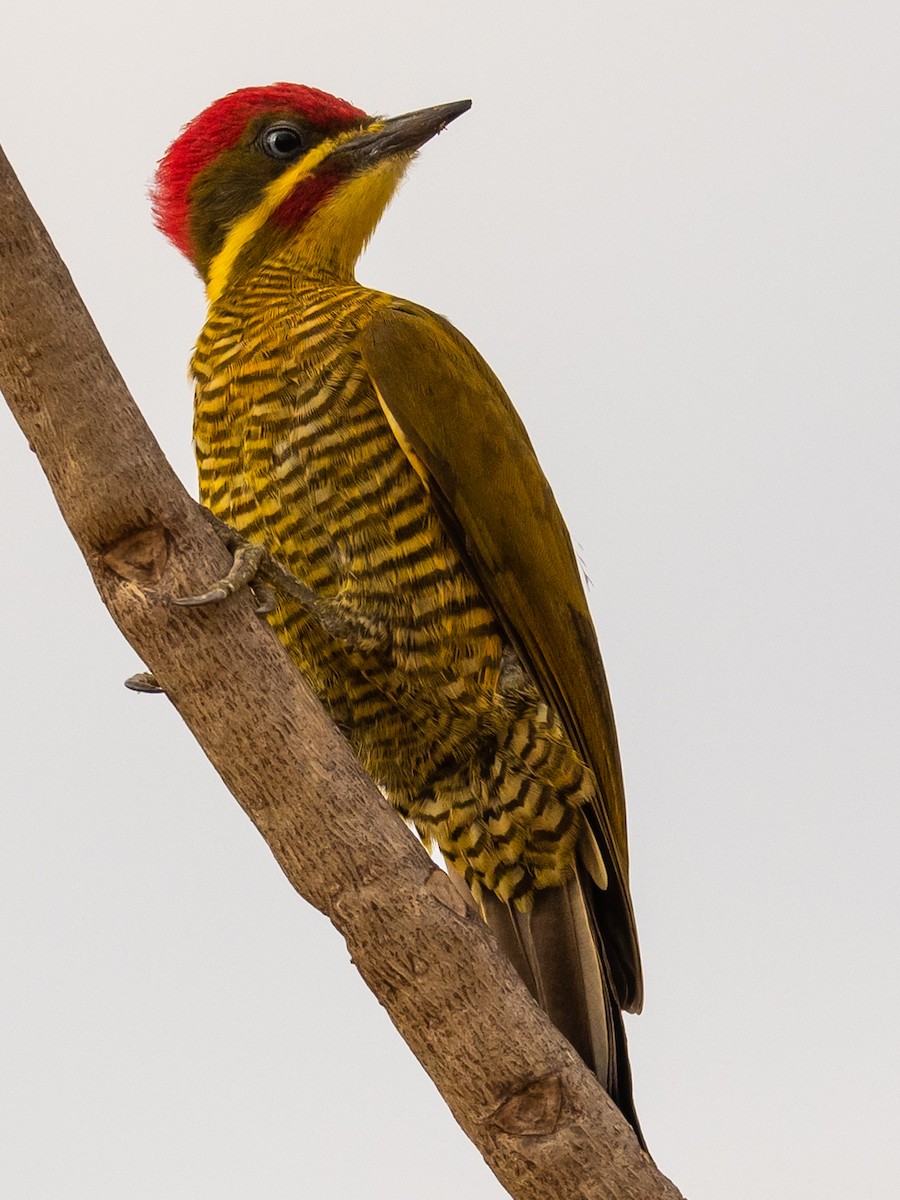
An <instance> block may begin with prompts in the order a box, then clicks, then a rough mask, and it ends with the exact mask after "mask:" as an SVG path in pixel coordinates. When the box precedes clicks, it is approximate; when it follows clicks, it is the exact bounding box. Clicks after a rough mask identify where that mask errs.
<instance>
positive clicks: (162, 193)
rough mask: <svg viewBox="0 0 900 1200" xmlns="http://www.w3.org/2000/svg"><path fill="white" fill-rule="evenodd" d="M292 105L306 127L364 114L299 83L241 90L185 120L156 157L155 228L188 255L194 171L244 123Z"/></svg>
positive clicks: (236, 134)
mask: <svg viewBox="0 0 900 1200" xmlns="http://www.w3.org/2000/svg"><path fill="white" fill-rule="evenodd" d="M278 109H282V110H283V109H294V110H295V111H296V112H298V113H299V114H300V115H301V116H303V117H304V118H305V119H306V120H307V121H309V122H310V124H312V125H317V126H319V127H320V128H322V129H331V128H340V127H341V126H342V125H344V124H350V123H352V122H354V121H358V120H360V118H362V117H364V116H365V115H366V114H365V113H364V112H363V111H362V109H359V108H355V107H354V106H353V105H352V104H348V103H347V101H346V100H340V99H338V97H337V96H331V95H329V94H328V92H320V91H319V90H318V89H317V88H312V87H305V86H304V85H303V84H299V83H273V84H271V85H270V86H269V87H249V88H241V89H240V90H239V91H236V92H231V93H229V95H227V96H223V97H222V99H221V100H216V101H215V102H214V103H213V104H211V105H210V106H209V108H205V109H204V110H203V112H202V113H200V115H199V116H198V117H194V119H193V121H189V122H188V124H187V125H185V127H184V129H182V131H181V133H180V134H179V136H178V137H177V138H176V140H175V141H174V142H173V143H172V145H171V146H170V147H169V149H168V150H167V151H166V153H165V155H164V156H163V158H162V159H161V160H160V163H159V166H158V168H157V171H156V180H155V183H154V186H153V190H152V192H151V200H152V204H153V216H154V219H155V221H156V226H157V228H158V229H159V230H160V231H161V232H162V233H164V234H165V235H166V237H167V238H169V240H170V241H171V242H173V243H174V244H175V245H176V246H177V247H178V249H179V250H180V251H181V252H182V254H184V255H186V256H187V257H188V258H190V257H191V244H190V235H189V232H188V210H189V206H190V190H191V184H192V183H193V181H194V179H195V178H196V177H197V175H198V174H199V173H200V172H201V171H203V170H204V169H205V168H206V167H208V166H209V165H210V163H212V162H214V161H215V159H216V158H218V156H219V155H220V154H221V153H222V152H223V151H224V150H229V149H231V147H232V146H234V145H236V144H237V142H238V141H239V140H240V138H241V135H242V134H243V132H244V130H245V129H246V128H247V124H248V122H249V121H250V120H251V119H252V118H253V117H256V116H259V115H261V114H262V113H265V112H272V111H277V110H278Z"/></svg>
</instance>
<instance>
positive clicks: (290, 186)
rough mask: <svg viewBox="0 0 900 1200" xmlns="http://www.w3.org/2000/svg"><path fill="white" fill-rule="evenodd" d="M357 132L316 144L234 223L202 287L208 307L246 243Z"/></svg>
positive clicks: (377, 126) (370, 129)
mask: <svg viewBox="0 0 900 1200" xmlns="http://www.w3.org/2000/svg"><path fill="white" fill-rule="evenodd" d="M381 126H382V123H381V121H373V123H372V124H371V125H370V126H368V128H367V129H366V130H365V131H363V132H366V133H369V132H372V133H374V132H376V131H377V130H379V129H381ZM360 132H361V131H360V130H356V129H354V130H351V131H350V132H348V133H343V134H339V135H338V136H337V137H334V138H327V139H326V140H325V141H324V142H320V143H319V145H318V146H315V147H313V149H312V150H310V152H309V153H308V154H306V155H304V157H303V158H301V159H300V160H299V162H296V163H294V164H293V166H291V167H289V168H288V169H287V170H286V171H284V172H283V174H281V175H279V176H278V178H277V179H273V180H272V182H271V183H270V184H269V186H268V187H267V188H266V190H265V191H264V192H263V197H262V199H261V200H260V202H259V204H257V206H256V208H252V209H251V210H250V211H249V212H248V213H245V214H244V215H243V216H242V217H239V218H238V220H237V221H235V223H234V224H233V225H232V226H231V228H230V229H229V230H228V233H227V234H226V235H225V241H224V242H223V243H222V249H221V250H220V251H219V253H218V254H217V255H216V256H215V258H214V259H213V260H212V262H211V264H210V268H209V282H208V283H207V285H206V295H207V298H208V300H209V303H210V304H215V302H216V300H218V298H219V297H220V296H221V295H222V293H223V292H224V291H225V288H226V287H227V286H228V280H229V279H230V277H231V272H232V271H233V269H234V264H235V263H236V262H237V259H238V256H239V255H240V253H241V251H242V250H243V249H244V247H245V246H246V245H247V243H248V242H249V241H250V239H251V238H253V237H255V236H256V234H257V233H259V231H260V229H262V227H263V226H264V225H265V223H266V222H267V221H268V219H269V217H271V215H272V213H273V212H274V211H275V209H276V208H278V206H279V205H280V204H282V203H283V202H284V201H285V200H286V199H287V198H288V196H289V195H290V194H291V192H292V191H293V190H294V188H295V187H296V186H297V184H298V183H299V182H300V180H301V179H303V178H305V177H306V176H307V175H310V174H312V172H313V171H314V170H315V169H316V167H317V166H319V164H320V163H322V162H324V161H325V159H326V158H327V157H328V156H329V154H331V153H332V152H333V151H334V150H335V149H337V147H338V146H340V145H341V144H342V143H343V142H349V141H352V140H353V138H355V137H359V134H360Z"/></svg>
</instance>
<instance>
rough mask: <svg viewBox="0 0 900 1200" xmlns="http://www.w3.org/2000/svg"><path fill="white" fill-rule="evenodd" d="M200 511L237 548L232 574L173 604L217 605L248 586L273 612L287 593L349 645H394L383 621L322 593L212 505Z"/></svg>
mask: <svg viewBox="0 0 900 1200" xmlns="http://www.w3.org/2000/svg"><path fill="white" fill-rule="evenodd" d="M201 511H202V513H203V516H204V517H205V518H206V520H207V521H209V523H210V524H211V525H212V527H213V528H214V529H215V531H216V532H217V533H218V535H219V537H220V538H221V539H222V541H223V543H224V544H225V546H226V548H227V549H229V550H230V551H231V552H232V554H233V556H234V561H233V562H232V564H231V570H230V571H229V572H228V574H227V575H226V576H225V577H224V578H223V579H219V580H217V581H216V582H215V583H214V584H213V585H212V586H211V587H210V588H208V589H207V591H205V592H203V593H201V594H200V595H199V596H179V597H178V598H177V599H175V600H173V603H174V604H178V605H180V606H181V607H183V608H197V607H200V606H202V605H205V604H218V603H219V602H220V601H222V600H226V599H227V598H228V597H229V596H233V595H234V594H235V593H236V592H239V591H241V590H242V589H243V588H245V587H249V588H250V590H251V591H252V592H253V595H254V596H255V597H256V600H257V608H256V611H257V612H258V613H261V614H265V613H270V612H272V611H273V609H274V608H275V606H276V603H277V601H276V595H281V596H285V597H287V598H289V599H291V600H293V601H295V602H296V603H298V604H299V605H300V606H301V607H302V608H305V609H306V611H307V612H308V613H309V614H310V615H311V616H313V617H315V618H316V620H317V621H318V622H319V624H320V625H321V626H322V627H323V629H325V630H326V631H327V632H328V633H330V634H331V635H332V636H333V637H335V638H338V639H339V640H340V641H342V642H344V644H345V645H346V646H347V647H348V649H351V650H362V651H367V652H372V651H381V652H384V651H385V649H386V648H387V647H388V646H389V644H390V637H389V633H388V631H387V629H386V627H385V626H384V625H383V624H382V623H381V622H378V621H372V620H369V619H368V618H367V617H366V616H364V615H363V614H359V613H354V612H352V611H348V609H347V608H346V607H345V606H344V605H343V604H342V603H341V602H340V601H339V600H337V599H333V598H330V597H325V596H320V595H318V593H316V592H314V591H313V590H312V588H311V587H307V585H306V584H305V583H302V582H301V581H300V580H299V579H298V578H297V577H296V576H295V575H292V574H291V572H290V571H288V570H287V569H286V568H285V567H283V566H282V565H281V564H280V563H278V562H276V561H275V559H274V558H273V557H272V555H271V554H270V553H269V551H268V550H267V549H266V548H265V547H264V546H259V545H256V544H254V543H251V542H247V541H245V540H244V539H243V538H242V537H241V535H240V534H239V533H237V532H236V530H234V529H232V528H231V526H230V525H227V524H226V523H225V522H224V521H220V520H219V518H218V517H215V516H213V514H212V513H211V512H210V511H209V509H206V508H203V509H201Z"/></svg>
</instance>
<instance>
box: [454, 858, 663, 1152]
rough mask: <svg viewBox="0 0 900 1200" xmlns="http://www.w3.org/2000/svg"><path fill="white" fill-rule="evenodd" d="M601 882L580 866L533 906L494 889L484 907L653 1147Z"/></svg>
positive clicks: (562, 1026) (553, 1016) (544, 1004)
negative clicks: (640, 1108) (602, 921)
mask: <svg viewBox="0 0 900 1200" xmlns="http://www.w3.org/2000/svg"><path fill="white" fill-rule="evenodd" d="M450 874H451V875H455V874H456V872H455V871H453V870H452V869H451V871H450ZM457 879H459V881H460V883H462V880H461V879H460V877H459V876H458V875H457ZM463 886H465V885H463ZM594 887H595V885H594V883H593V881H592V880H591V878H590V876H589V875H588V874H587V872H586V871H584V868H582V867H580V866H579V868H578V870H577V871H576V874H575V875H573V877H572V878H571V879H570V880H569V881H568V883H566V884H564V885H563V886H562V887H549V888H543V889H541V890H540V891H537V892H535V893H534V903H533V904H532V906H531V908H530V909H528V911H526V912H523V911H521V910H520V909H518V908H516V907H515V905H513V904H507V903H505V902H504V901H503V900H500V899H499V897H497V896H495V895H494V894H493V893H491V892H487V891H484V892H483V893H482V895H481V898H480V907H481V910H482V913H483V915H484V918H485V920H486V921H487V923H488V925H489V926H490V927H491V929H492V930H493V931H494V934H495V936H496V938H497V941H498V942H499V943H500V946H501V948H502V949H503V951H504V952H505V953H506V955H507V957H508V958H509V959H510V960H511V962H512V964H513V966H514V967H515V968H516V970H517V971H518V972H519V974H520V975H521V976H522V979H523V980H524V981H525V983H526V985H527V986H528V989H529V991H530V992H531V994H532V995H533V996H534V998H535V1000H536V1001H537V1002H538V1004H539V1005H540V1006H541V1008H542V1009H543V1010H544V1012H545V1013H546V1014H547V1016H548V1017H549V1018H550V1020H551V1021H552V1022H553V1024H554V1025H555V1026H556V1028H557V1029H558V1030H559V1031H560V1033H562V1034H564V1036H565V1037H567V1038H568V1040H569V1041H570V1042H571V1043H572V1045H573V1046H574V1047H575V1049H576V1050H577V1051H578V1053H579V1054H580V1055H581V1057H582V1058H583V1059H584V1061H585V1062H586V1063H587V1064H588V1066H589V1067H590V1068H591V1070H592V1071H594V1073H595V1074H596V1076H597V1078H598V1079H599V1081H600V1083H601V1084H602V1085H603V1087H604V1088H605V1089H606V1091H607V1092H608V1093H609V1095H610V1096H611V1097H612V1099H613V1100H614V1102H615V1103H616V1104H617V1105H618V1107H619V1110H620V1111H621V1113H622V1115H623V1116H624V1117H625V1119H626V1120H627V1121H628V1122H629V1123H630V1124H631V1126H632V1128H633V1129H634V1131H635V1133H636V1134H637V1137H638V1141H639V1142H640V1143H641V1145H642V1146H644V1148H645V1149H646V1144H645V1142H644V1138H643V1134H642V1133H641V1127H640V1124H639V1123H638V1119H637V1114H636V1113H635V1110H634V1099H633V1097H632V1093H631V1067H630V1065H629V1062H628V1048H627V1045H626V1041H625V1028H624V1025H623V1023H622V1013H621V1010H620V1008H619V1005H618V1003H617V1000H616V995H615V992H614V990H613V986H612V983H611V977H610V971H609V967H608V964H607V961H606V956H605V954H604V950H603V942H602V939H601V937H600V933H599V930H598V928H597V923H596V920H595V917H594V912H593V907H592V904H591V893H592V890H593V889H594Z"/></svg>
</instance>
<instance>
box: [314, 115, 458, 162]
mask: <svg viewBox="0 0 900 1200" xmlns="http://www.w3.org/2000/svg"><path fill="white" fill-rule="evenodd" d="M471 107H472V101H471V100H454V101H453V102H452V103H450V104H437V105H435V107H434V108H420V109H419V110H418V112H411V113H404V115H403V116H402V117H388V118H387V119H386V120H385V121H384V122H383V124H382V126H381V128H380V129H377V130H375V131H373V132H369V131H367V130H364V131H363V132H362V133H360V134H359V136H358V137H355V138H353V140H352V141H349V142H344V144H343V145H341V146H338V148H337V149H336V150H335V151H334V152H333V153H331V154H329V156H328V158H327V159H326V162H328V163H329V164H332V163H333V164H340V165H341V166H343V167H345V168H346V169H349V170H351V171H355V170H358V169H360V168H363V167H367V166H371V165H373V164H374V163H376V162H378V161H379V160H380V159H383V158H388V157H390V155H392V154H411V153H412V152H413V151H415V150H418V149H419V147H420V146H424V145H425V143H426V142H427V141H430V139H431V138H433V137H434V136H435V134H437V133H440V132H441V130H442V129H446V128H447V126H448V125H449V124H450V122H451V121H455V120H456V118H457V117H459V116H461V115H462V114H463V113H464V112H466V111H467V110H468V109H470V108H471Z"/></svg>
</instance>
